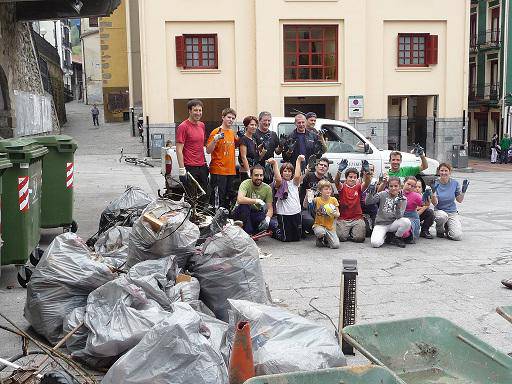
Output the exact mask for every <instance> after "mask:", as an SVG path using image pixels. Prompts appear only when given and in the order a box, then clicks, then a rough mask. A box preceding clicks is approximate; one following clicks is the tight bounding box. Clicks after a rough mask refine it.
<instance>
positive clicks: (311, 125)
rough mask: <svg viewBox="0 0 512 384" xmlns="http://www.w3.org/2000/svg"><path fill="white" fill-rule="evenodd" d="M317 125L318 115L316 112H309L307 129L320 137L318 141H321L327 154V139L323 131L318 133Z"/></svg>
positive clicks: (307, 114)
mask: <svg viewBox="0 0 512 384" xmlns="http://www.w3.org/2000/svg"><path fill="white" fill-rule="evenodd" d="M315 125H316V113H315V112H308V113H306V129H307V131H308V132H313V133H315V134H317V135H318V139H320V142H321V143H322V150H323V152H324V153H325V152H327V142H326V141H325V137H324V135H323V134H322V132H321V131H318V130H317V129H316V128H315Z"/></svg>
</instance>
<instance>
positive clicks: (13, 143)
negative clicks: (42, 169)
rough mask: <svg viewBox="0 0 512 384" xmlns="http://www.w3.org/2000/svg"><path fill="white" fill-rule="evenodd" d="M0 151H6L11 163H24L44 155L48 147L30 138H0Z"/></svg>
mask: <svg viewBox="0 0 512 384" xmlns="http://www.w3.org/2000/svg"><path fill="white" fill-rule="evenodd" d="M0 152H5V153H7V154H8V155H9V160H10V161H11V162H13V163H25V162H27V161H30V160H32V159H37V158H39V157H42V156H44V155H46V154H47V153H48V149H47V148H45V147H43V146H42V145H39V144H38V143H36V142H35V141H34V140H33V139H32V138H17V139H5V140H0Z"/></svg>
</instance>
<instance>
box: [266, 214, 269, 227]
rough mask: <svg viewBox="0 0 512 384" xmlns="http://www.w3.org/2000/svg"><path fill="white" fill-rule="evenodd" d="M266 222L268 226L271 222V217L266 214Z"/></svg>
mask: <svg viewBox="0 0 512 384" xmlns="http://www.w3.org/2000/svg"><path fill="white" fill-rule="evenodd" d="M265 223H267V226H268V225H269V224H270V217H268V216H265Z"/></svg>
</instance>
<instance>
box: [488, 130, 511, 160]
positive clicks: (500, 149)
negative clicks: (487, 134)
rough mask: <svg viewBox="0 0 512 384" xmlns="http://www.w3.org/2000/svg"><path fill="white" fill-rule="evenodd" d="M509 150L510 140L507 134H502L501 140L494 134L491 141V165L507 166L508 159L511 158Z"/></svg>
mask: <svg viewBox="0 0 512 384" xmlns="http://www.w3.org/2000/svg"><path fill="white" fill-rule="evenodd" d="M511 149H512V148H511V139H510V136H509V135H508V133H504V134H503V137H502V138H501V140H500V139H499V137H498V134H497V133H495V134H494V135H493V136H492V139H491V164H496V163H499V164H503V163H505V164H507V163H508V162H509V157H512V153H511V151H510V150H511Z"/></svg>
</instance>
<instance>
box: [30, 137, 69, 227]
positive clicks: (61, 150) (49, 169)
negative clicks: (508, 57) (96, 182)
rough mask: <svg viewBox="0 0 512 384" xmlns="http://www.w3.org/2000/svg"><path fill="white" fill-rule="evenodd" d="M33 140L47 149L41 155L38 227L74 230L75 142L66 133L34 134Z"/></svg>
mask: <svg viewBox="0 0 512 384" xmlns="http://www.w3.org/2000/svg"><path fill="white" fill-rule="evenodd" d="M34 140H35V141H36V142H37V143H39V144H41V145H44V146H45V147H46V148H48V151H49V152H48V154H47V155H46V156H45V157H44V158H43V192H42V202H41V228H58V227H63V228H64V229H65V230H69V229H71V230H72V231H73V232H76V230H77V226H76V223H75V222H74V221H73V173H74V162H75V160H74V156H75V151H76V148H77V145H76V142H75V141H74V140H73V138H72V137H71V136H67V135H49V136H38V137H34Z"/></svg>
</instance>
